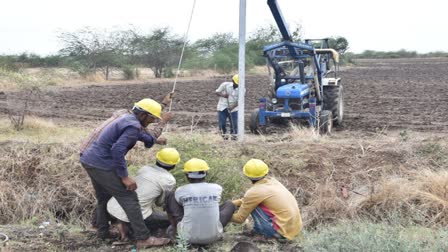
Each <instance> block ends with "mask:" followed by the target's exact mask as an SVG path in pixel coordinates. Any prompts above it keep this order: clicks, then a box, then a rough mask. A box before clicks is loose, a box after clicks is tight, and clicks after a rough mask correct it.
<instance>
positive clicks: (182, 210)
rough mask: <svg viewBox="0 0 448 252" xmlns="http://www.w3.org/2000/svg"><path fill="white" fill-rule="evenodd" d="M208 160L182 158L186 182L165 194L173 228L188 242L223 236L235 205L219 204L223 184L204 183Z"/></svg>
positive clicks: (210, 239) (209, 239) (209, 242)
mask: <svg viewBox="0 0 448 252" xmlns="http://www.w3.org/2000/svg"><path fill="white" fill-rule="evenodd" d="M209 169H210V168H209V166H208V164H207V162H205V161H204V160H202V159H198V158H192V159H190V160H188V161H187V162H185V164H184V169H183V172H184V173H185V176H186V177H187V179H188V182H189V184H186V185H183V186H181V187H179V188H177V190H176V192H175V193H171V194H167V200H166V211H167V214H168V217H169V219H170V221H171V222H172V227H173V229H174V230H173V232H172V234H171V236H174V237H175V234H176V231H177V232H178V233H179V236H181V237H183V238H184V239H185V240H187V241H188V243H191V244H203V245H206V244H211V243H213V242H215V241H217V240H219V239H221V237H222V233H223V228H224V227H225V226H226V225H227V223H229V221H230V218H231V217H232V214H233V213H234V212H235V206H234V205H233V204H232V202H231V201H229V200H228V201H226V202H224V203H223V204H221V205H219V202H220V201H221V194H222V187H221V186H220V185H218V184H215V183H207V182H206V181H205V178H206V176H207V172H208V170H209Z"/></svg>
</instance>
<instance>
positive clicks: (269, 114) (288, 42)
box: [258, 0, 325, 127]
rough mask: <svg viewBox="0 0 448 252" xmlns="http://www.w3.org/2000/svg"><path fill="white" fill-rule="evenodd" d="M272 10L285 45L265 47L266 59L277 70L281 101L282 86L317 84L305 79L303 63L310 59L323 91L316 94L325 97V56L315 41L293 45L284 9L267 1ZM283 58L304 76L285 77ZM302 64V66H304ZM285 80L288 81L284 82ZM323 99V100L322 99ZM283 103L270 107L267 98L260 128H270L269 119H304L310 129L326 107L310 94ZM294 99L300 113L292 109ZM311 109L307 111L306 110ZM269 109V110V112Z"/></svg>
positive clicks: (274, 0)
mask: <svg viewBox="0 0 448 252" xmlns="http://www.w3.org/2000/svg"><path fill="white" fill-rule="evenodd" d="M267 3H268V5H269V8H270V9H271V12H272V15H273V16H274V19H275V21H276V23H277V26H278V28H279V30H280V33H281V35H282V38H283V41H282V42H279V43H275V44H271V45H267V46H264V47H263V55H264V56H265V57H266V58H267V60H268V62H269V64H270V65H271V66H272V67H273V68H274V72H275V92H276V98H279V97H277V95H278V94H277V89H278V88H279V87H281V86H284V85H287V84H292V83H291V82H293V83H298V84H303V85H308V84H306V83H308V80H313V79H314V76H305V74H304V71H303V69H304V65H303V64H304V63H303V62H302V60H305V59H309V60H310V61H313V62H312V63H311V64H314V68H315V71H316V74H317V79H318V80H317V81H318V83H319V90H315V92H319V94H322V93H323V86H322V78H323V76H322V75H323V73H324V71H325V69H323V68H322V66H321V65H320V63H319V62H320V60H321V55H318V54H316V53H315V48H314V46H313V44H312V41H311V40H305V43H302V42H293V41H292V36H291V34H290V33H289V31H288V28H287V26H286V22H285V20H284V19H283V15H282V13H281V11H280V8H279V6H278V4H277V0H267ZM282 58H288V59H292V60H297V61H298V62H297V63H298V65H299V68H300V74H298V75H297V76H285V72H284V71H283V68H282V66H281V65H280V64H278V63H277V61H281V60H282ZM301 64H302V65H301ZM283 80H284V81H283ZM320 97H322V96H320ZM280 98H281V99H284V100H283V103H282V104H281V105H282V106H283V107H281V106H278V107H279V108H276V107H277V106H276V105H273V104H269V105H270V106H267V105H268V102H270V101H267V100H266V98H261V99H260V104H259V114H258V120H259V121H258V123H259V125H260V126H265V125H266V124H267V118H291V119H304V120H307V121H308V122H309V124H310V126H312V127H314V126H316V122H317V109H316V108H317V107H318V106H322V105H323V101H322V100H317V98H316V97H313V96H311V95H310V94H306V95H297V96H296V95H292V96H291V97H289V96H288V97H287V98H284V97H280ZM291 99H294V103H295V105H297V104H298V103H296V99H298V100H299V101H300V102H301V104H300V107H299V108H300V109H298V108H297V107H296V108H295V109H294V110H292V109H291V108H290V102H291ZM304 99H308V102H307V103H303V100H304ZM306 107H308V109H307V110H305V108H306ZM267 108H269V110H267Z"/></svg>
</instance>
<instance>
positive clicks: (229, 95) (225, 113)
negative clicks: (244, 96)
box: [215, 74, 239, 140]
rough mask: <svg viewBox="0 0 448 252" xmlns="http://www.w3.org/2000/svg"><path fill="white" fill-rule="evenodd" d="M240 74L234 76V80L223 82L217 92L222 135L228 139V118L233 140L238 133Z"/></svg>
mask: <svg viewBox="0 0 448 252" xmlns="http://www.w3.org/2000/svg"><path fill="white" fill-rule="evenodd" d="M238 84H239V78H238V74H235V75H234V76H233V77H232V82H223V83H221V85H219V87H218V89H216V91H215V93H216V95H217V96H219V101H218V106H217V110H218V124H219V130H220V131H221V135H222V137H223V138H224V139H225V140H227V139H228V135H226V133H227V129H226V124H227V118H229V121H230V134H231V135H232V140H236V135H237V133H238Z"/></svg>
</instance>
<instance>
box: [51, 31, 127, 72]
mask: <svg viewBox="0 0 448 252" xmlns="http://www.w3.org/2000/svg"><path fill="white" fill-rule="evenodd" d="M58 37H59V39H60V40H61V41H62V43H63V44H64V48H63V49H61V50H60V54H62V55H65V56H69V57H70V58H72V59H73V62H72V64H73V65H74V66H75V68H77V71H78V72H80V73H81V74H88V73H94V72H96V70H97V69H101V70H102V71H103V73H104V75H105V76H106V80H107V79H109V68H110V67H116V66H120V65H121V62H120V59H121V58H122V57H120V56H121V55H122V51H123V43H122V42H123V40H124V38H123V33H122V32H120V31H115V32H107V31H100V30H97V29H93V28H90V27H85V28H83V29H81V30H78V31H76V32H62V33H61V34H59V36H58Z"/></svg>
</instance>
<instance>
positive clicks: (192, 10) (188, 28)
mask: <svg viewBox="0 0 448 252" xmlns="http://www.w3.org/2000/svg"><path fill="white" fill-rule="evenodd" d="M195 6H196V0H194V1H193V7H192V8H191V14H190V21H188V27H187V32H185V35H184V45H183V47H182V52H181V53H180V58H179V64H178V65H177V71H176V77H175V78H174V84H173V90H172V91H171V92H172V93H174V91H175V90H176V83H177V78H178V76H179V71H180V66H181V65H182V59H183V57H184V51H185V47H186V45H187V41H188V40H187V39H188V33H189V32H190V26H191V20H192V19H193V13H194V8H195ZM172 104H173V99H171V101H170V107H169V109H168V112H170V111H171V105H172Z"/></svg>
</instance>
